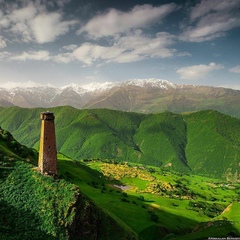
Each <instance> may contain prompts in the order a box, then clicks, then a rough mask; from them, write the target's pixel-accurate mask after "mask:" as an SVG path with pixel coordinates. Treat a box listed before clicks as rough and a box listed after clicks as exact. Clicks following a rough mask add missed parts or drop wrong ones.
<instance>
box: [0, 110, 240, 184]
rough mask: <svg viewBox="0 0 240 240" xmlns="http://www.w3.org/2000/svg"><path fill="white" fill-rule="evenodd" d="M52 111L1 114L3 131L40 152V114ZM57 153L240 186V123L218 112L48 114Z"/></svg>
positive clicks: (57, 112) (61, 112)
mask: <svg viewBox="0 0 240 240" xmlns="http://www.w3.org/2000/svg"><path fill="white" fill-rule="evenodd" d="M45 110H46V109H22V108H18V107H11V108H0V125H1V126H2V127H3V128H5V129H7V130H9V131H11V132H12V134H13V135H14V137H15V138H16V139H17V140H18V141H19V142H21V143H22V144H25V145H27V146H28V147H35V148H36V149H38V144H39V134H40V119H39V114H40V112H41V111H45ZM48 110H50V111H52V112H54V114H55V117H56V118H55V125H56V135H57V148H58V150H59V151H60V152H62V153H64V154H65V155H67V156H69V157H71V158H73V159H76V160H81V159H108V160H114V161H117V162H119V161H122V162H125V161H128V162H136V163H143V164H148V165H153V166H159V167H162V168H164V169H171V170H175V171H180V172H184V173H197V174H200V175H204V176H216V177H224V178H227V179H232V180H236V179H237V178H238V176H239V162H240V154H239V153H240V138H239V133H240V120H239V119H237V118H234V117H230V116H227V115H224V114H221V113H219V112H216V111H200V112H196V113H189V114H174V113H171V112H163V113H157V114H137V113H131V112H121V111H115V110H107V109H89V110H88V109H85V110H78V109H75V108H72V107H56V108H52V109H48Z"/></svg>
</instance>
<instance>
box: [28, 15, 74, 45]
mask: <svg viewBox="0 0 240 240" xmlns="http://www.w3.org/2000/svg"><path fill="white" fill-rule="evenodd" d="M61 18H62V16H61V15H60V14H59V13H49V14H45V13H44V14H39V15H37V16H36V17H35V18H34V19H33V20H32V21H31V22H30V27H31V29H32V32H33V35H34V38H35V40H36V42H38V43H46V42H52V41H54V40H55V39H56V38H57V37H58V36H60V35H64V34H65V33H67V32H68V31H69V29H70V27H71V26H72V25H74V24H76V21H74V20H72V21H61Z"/></svg>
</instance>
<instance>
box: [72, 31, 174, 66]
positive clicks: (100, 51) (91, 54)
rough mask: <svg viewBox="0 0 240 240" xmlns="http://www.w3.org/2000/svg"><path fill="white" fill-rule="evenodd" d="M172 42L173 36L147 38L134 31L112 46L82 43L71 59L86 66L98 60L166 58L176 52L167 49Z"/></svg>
mask: <svg viewBox="0 0 240 240" xmlns="http://www.w3.org/2000/svg"><path fill="white" fill-rule="evenodd" d="M173 42H174V36H172V35H170V34H169V33H166V32H161V33H157V34H156V37H149V36H146V35H144V34H142V32H141V31H136V32H134V33H131V34H129V35H127V36H124V37H121V38H119V39H116V42H115V43H114V44H113V45H112V46H100V45H96V44H92V43H84V44H82V45H81V46H80V47H78V48H77V49H75V50H74V51H73V53H72V57H73V58H74V59H76V60H78V61H81V62H84V63H85V64H87V65H92V64H93V63H94V62H97V61H100V60H101V61H103V62H104V63H109V62H117V63H126V62H136V61H140V60H142V59H147V58H157V57H158V58H167V57H171V56H173V55H174V53H175V51H176V50H175V49H172V48H170V47H169V45H171V44H173Z"/></svg>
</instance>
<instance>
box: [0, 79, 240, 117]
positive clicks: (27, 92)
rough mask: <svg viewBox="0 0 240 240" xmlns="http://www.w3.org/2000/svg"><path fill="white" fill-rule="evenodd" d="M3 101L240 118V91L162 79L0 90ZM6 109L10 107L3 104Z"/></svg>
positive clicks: (21, 104)
mask: <svg viewBox="0 0 240 240" xmlns="http://www.w3.org/2000/svg"><path fill="white" fill-rule="evenodd" d="M0 95H1V99H2V100H4V101H7V102H8V103H9V104H14V105H16V106H20V107H27V108H34V107H54V106H65V105H70V106H73V107H75V108H79V109H81V108H109V109H115V110H123V111H134V112H141V113H151V112H161V111H164V110H168V111H172V112H178V113H181V112H188V111H198V110H205V109H212V110H217V111H220V112H222V113H225V114H229V115H234V116H237V117H240V105H239V102H240V91H238V90H233V89H226V88H218V87H208V86H194V85H177V84H173V83H171V82H169V81H166V80H160V79H133V80H128V81H125V82H122V83H113V82H107V83H91V84H87V85H77V84H70V85H68V86H64V87H61V88H56V87H53V86H44V87H43V86H37V87H34V86H32V87H13V88H0ZM1 105H2V106H6V105H3V104H1Z"/></svg>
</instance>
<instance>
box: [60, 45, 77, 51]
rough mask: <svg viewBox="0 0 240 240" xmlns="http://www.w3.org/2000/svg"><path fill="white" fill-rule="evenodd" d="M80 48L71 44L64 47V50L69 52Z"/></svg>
mask: <svg viewBox="0 0 240 240" xmlns="http://www.w3.org/2000/svg"><path fill="white" fill-rule="evenodd" d="M77 47H78V46H77V45H75V44H70V45H66V46H63V47H62V49H63V50H67V51H71V50H75V49H76V48H77Z"/></svg>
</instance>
